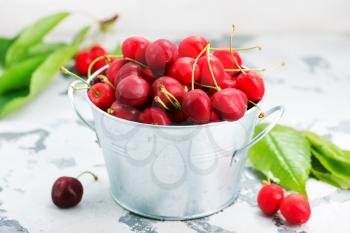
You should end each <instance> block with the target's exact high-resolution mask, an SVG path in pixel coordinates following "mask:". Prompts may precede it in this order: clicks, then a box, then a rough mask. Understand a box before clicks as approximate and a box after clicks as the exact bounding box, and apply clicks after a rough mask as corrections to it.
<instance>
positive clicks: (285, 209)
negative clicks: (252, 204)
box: [257, 182, 311, 225]
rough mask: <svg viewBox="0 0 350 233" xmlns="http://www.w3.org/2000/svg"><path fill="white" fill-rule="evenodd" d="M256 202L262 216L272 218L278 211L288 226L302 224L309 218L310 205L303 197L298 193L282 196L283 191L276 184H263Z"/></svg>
mask: <svg viewBox="0 0 350 233" xmlns="http://www.w3.org/2000/svg"><path fill="white" fill-rule="evenodd" d="M257 202H258V206H259V208H260V209H261V211H262V212H263V213H264V214H266V215H267V216H272V215H274V214H276V213H277V212H278V210H280V212H281V214H282V216H283V217H284V218H285V219H286V220H287V222H289V223H290V224H294V225H300V224H304V223H306V222H307V221H308V220H309V219H310V216H311V208H310V204H309V202H308V200H307V198H306V197H305V196H303V195H301V194H299V193H291V194H288V195H287V196H284V190H283V189H282V188H281V187H280V186H279V185H277V184H270V183H267V182H264V186H263V187H262V188H261V190H260V191H259V193H258V197H257Z"/></svg>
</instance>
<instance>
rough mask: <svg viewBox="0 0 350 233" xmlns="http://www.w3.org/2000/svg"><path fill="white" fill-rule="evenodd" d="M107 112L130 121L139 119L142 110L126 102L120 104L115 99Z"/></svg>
mask: <svg viewBox="0 0 350 233" xmlns="http://www.w3.org/2000/svg"><path fill="white" fill-rule="evenodd" d="M107 112H108V113H109V114H111V115H113V116H115V117H118V118H122V119H125V120H128V121H137V120H138V118H139V115H140V111H139V110H138V109H136V108H134V107H131V106H129V105H126V104H120V103H118V102H117V101H114V102H113V104H112V105H111V107H110V108H108V110H107Z"/></svg>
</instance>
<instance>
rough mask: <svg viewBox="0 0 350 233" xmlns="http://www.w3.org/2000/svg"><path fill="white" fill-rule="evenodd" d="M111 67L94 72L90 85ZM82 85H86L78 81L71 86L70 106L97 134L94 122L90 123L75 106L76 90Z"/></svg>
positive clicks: (89, 79)
mask: <svg viewBox="0 0 350 233" xmlns="http://www.w3.org/2000/svg"><path fill="white" fill-rule="evenodd" d="M108 67H109V65H105V66H103V67H101V68H100V69H98V70H97V71H96V72H94V73H93V74H92V75H91V76H90V77H89V78H88V80H87V82H88V83H90V81H91V80H93V79H94V78H95V77H96V76H97V75H99V74H101V73H102V72H103V71H105V70H106V69H107V68H108ZM78 84H79V85H78ZM82 84H84V86H86V85H85V83H84V82H82V81H80V80H76V81H74V82H72V83H71V84H70V85H69V88H68V97H69V101H70V104H71V105H72V107H73V109H74V112H75V114H77V116H78V117H79V119H80V120H81V121H82V122H83V123H84V124H85V125H86V126H87V127H89V129H91V130H92V131H94V132H95V133H96V128H95V125H94V124H93V123H92V121H88V120H86V119H85V118H84V117H83V115H82V114H81V113H80V111H79V110H78V108H77V106H76V105H75V100H74V96H75V90H76V89H79V88H77V87H79V86H80V87H81V86H82Z"/></svg>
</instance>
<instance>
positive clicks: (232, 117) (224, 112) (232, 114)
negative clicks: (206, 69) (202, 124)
mask: <svg viewBox="0 0 350 233" xmlns="http://www.w3.org/2000/svg"><path fill="white" fill-rule="evenodd" d="M247 105H248V99H247V96H246V95H245V94H244V92H242V91H240V90H238V89H235V88H226V89H223V90H221V91H219V92H217V93H215V94H214V95H213V97H212V98H211V106H212V108H213V109H214V111H215V112H216V113H217V114H218V115H219V116H220V118H221V119H223V120H227V121H236V120H239V119H240V118H242V117H243V115H244V113H245V111H246V109H247Z"/></svg>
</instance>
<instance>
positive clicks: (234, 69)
mask: <svg viewBox="0 0 350 233" xmlns="http://www.w3.org/2000/svg"><path fill="white" fill-rule="evenodd" d="M96 47H100V46H98V45H96V46H94V47H92V48H91V49H90V52H92V51H93V49H94V48H96ZM121 48H122V54H123V57H122V58H118V59H113V60H111V59H101V57H100V59H99V60H97V61H95V62H94V63H92V62H91V63H90V66H92V67H90V69H91V68H92V70H95V69H96V68H95V67H96V65H97V64H98V66H97V67H98V68H99V67H101V66H100V65H104V64H106V63H107V62H110V65H109V68H108V69H107V70H106V71H105V72H104V74H103V75H102V76H103V77H102V78H101V75H100V76H99V77H100V78H99V79H98V80H94V81H93V83H94V84H93V85H90V84H89V85H90V86H89V87H90V88H89V90H88V96H89V98H90V100H91V101H92V102H93V103H94V104H95V105H96V106H97V107H99V108H100V109H102V110H104V111H107V112H108V113H110V114H112V115H114V116H116V117H119V118H123V119H126V120H131V121H138V122H141V123H146V124H157V125H171V124H191V123H192V124H205V123H210V122H215V121H220V120H228V121H235V120H239V119H240V118H241V117H243V115H244V113H245V111H246V110H247V107H248V102H252V103H257V102H259V101H260V100H261V99H262V98H263V95H264V92H265V87H264V82H263V79H262V78H261V76H260V75H258V74H257V73H255V72H253V71H249V70H247V69H244V68H242V59H241V57H240V55H239V54H238V53H237V52H236V51H235V50H232V49H231V48H230V49H229V48H224V49H217V50H216V49H212V50H213V52H212V53H211V52H210V51H212V50H211V49H210V45H209V44H208V42H207V40H206V39H205V38H203V37H201V36H190V37H187V38H185V39H183V40H182V41H181V42H180V43H179V46H176V45H175V44H174V43H172V42H171V41H169V40H167V39H159V40H156V41H154V42H150V41H148V40H147V39H145V38H143V37H130V38H128V39H126V40H125V41H124V42H123V44H122V47H121ZM86 52H87V51H82V52H81V53H83V54H85V53H86ZM81 53H79V54H78V55H77V56H76V66H75V67H76V70H77V71H78V72H79V73H80V74H82V75H84V74H87V73H88V70H89V66H86V65H84V66H81V65H80V64H83V62H81V61H78V60H79V59H80V58H81V57H82V55H81ZM102 56H105V57H106V58H107V57H108V55H107V54H104V55H102ZM90 61H91V60H89V62H90ZM102 62H104V63H102Z"/></svg>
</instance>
